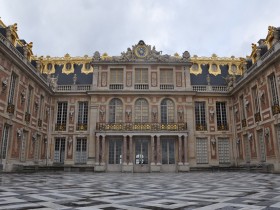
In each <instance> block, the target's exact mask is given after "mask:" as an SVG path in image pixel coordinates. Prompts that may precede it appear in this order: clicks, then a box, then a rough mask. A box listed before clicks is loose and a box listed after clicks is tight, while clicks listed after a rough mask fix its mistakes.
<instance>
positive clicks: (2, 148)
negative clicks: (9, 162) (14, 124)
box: [0, 125, 9, 167]
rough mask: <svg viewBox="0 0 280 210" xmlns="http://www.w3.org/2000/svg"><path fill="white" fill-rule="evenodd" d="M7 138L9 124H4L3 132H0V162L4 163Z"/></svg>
mask: <svg viewBox="0 0 280 210" xmlns="http://www.w3.org/2000/svg"><path fill="white" fill-rule="evenodd" d="M8 139H9V126H8V125H4V129H3V134H2V142H1V148H0V149H1V150H0V156H1V157H0V161H1V162H0V164H1V165H2V164H3V165H4V164H5V163H6V158H7V151H8ZM3 165H2V167H3Z"/></svg>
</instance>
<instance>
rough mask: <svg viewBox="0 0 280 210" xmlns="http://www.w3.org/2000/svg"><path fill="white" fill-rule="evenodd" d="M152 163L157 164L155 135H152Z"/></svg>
mask: <svg viewBox="0 0 280 210" xmlns="http://www.w3.org/2000/svg"><path fill="white" fill-rule="evenodd" d="M151 148H152V151H151V156H152V158H151V165H155V136H151Z"/></svg>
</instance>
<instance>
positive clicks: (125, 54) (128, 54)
mask: <svg viewBox="0 0 280 210" xmlns="http://www.w3.org/2000/svg"><path fill="white" fill-rule="evenodd" d="M121 55H122V56H121V59H122V60H126V61H129V60H131V59H132V50H131V49H130V48H127V51H126V52H122V53H121Z"/></svg>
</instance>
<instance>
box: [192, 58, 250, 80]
mask: <svg viewBox="0 0 280 210" xmlns="http://www.w3.org/2000/svg"><path fill="white" fill-rule="evenodd" d="M191 62H192V63H193V65H192V66H191V69H190V73H191V74H194V75H199V74H202V67H201V65H209V68H208V72H209V74H213V75H215V76H217V75H219V74H221V68H220V66H224V65H228V66H229V69H228V72H229V74H230V75H242V74H243V63H244V62H245V59H244V58H235V57H234V56H231V57H230V58H229V57H218V56H217V55H216V54H213V55H212V56H211V57H198V56H197V55H194V56H193V57H191ZM195 64H197V65H198V67H197V68H194V65H195ZM213 65H216V69H214V68H213V67H214V66H213Z"/></svg>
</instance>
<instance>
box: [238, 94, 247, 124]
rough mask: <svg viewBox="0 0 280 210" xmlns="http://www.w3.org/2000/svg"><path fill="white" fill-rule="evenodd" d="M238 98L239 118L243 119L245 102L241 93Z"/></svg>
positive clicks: (244, 117)
mask: <svg viewBox="0 0 280 210" xmlns="http://www.w3.org/2000/svg"><path fill="white" fill-rule="evenodd" d="M239 100H240V107H241V109H240V110H241V113H240V114H241V119H242V120H245V119H246V111H245V102H244V97H243V95H241V96H240V97H239Z"/></svg>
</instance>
